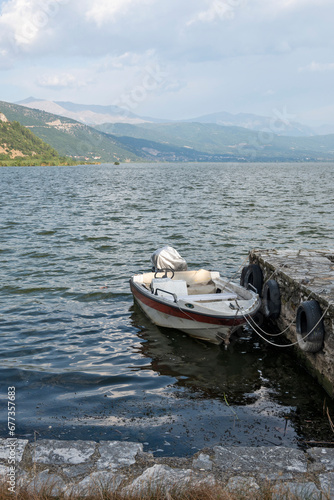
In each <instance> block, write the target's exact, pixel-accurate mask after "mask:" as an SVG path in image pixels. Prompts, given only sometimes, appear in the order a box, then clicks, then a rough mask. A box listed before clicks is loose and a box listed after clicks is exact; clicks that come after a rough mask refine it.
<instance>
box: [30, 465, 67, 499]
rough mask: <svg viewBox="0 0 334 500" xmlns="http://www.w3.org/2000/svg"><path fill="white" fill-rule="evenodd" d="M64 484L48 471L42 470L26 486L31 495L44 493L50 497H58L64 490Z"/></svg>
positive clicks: (59, 478)
mask: <svg viewBox="0 0 334 500" xmlns="http://www.w3.org/2000/svg"><path fill="white" fill-rule="evenodd" d="M66 488H67V487H66V484H65V483H64V481H63V480H62V478H61V477H59V476H57V475H56V474H49V470H48V469H47V470H44V471H43V472H40V473H39V474H37V476H36V477H35V478H34V479H33V480H32V481H30V483H29V484H28V488H27V489H28V491H29V492H30V493H33V494H35V495H36V494H39V495H40V494H41V493H42V492H45V493H47V494H49V495H51V496H59V495H60V494H61V493H63V492H64V491H65V490H66Z"/></svg>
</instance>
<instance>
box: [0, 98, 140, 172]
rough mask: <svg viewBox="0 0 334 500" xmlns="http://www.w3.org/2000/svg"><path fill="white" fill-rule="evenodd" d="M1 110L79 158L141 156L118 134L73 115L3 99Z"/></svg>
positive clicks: (129, 158) (64, 152)
mask: <svg viewBox="0 0 334 500" xmlns="http://www.w3.org/2000/svg"><path fill="white" fill-rule="evenodd" d="M0 113H4V114H5V116H6V117H7V118H8V120H9V121H17V122H19V123H20V124H21V125H23V126H24V127H27V128H28V129H29V130H31V131H32V132H33V133H34V134H36V135H37V136H38V137H39V138H41V139H42V140H43V141H45V142H47V143H48V144H50V145H51V146H52V147H53V148H54V149H55V150H56V151H57V152H58V153H59V154H60V155H65V156H69V157H71V158H72V159H74V160H77V161H91V162H94V161H95V162H114V161H136V160H137V161H138V160H141V159H142V158H140V157H138V156H137V155H136V154H134V153H132V152H131V151H127V150H126V149H125V148H124V147H123V145H122V144H121V143H120V142H119V141H118V139H117V138H116V137H111V136H110V135H108V134H104V133H103V132H99V131H97V130H96V129H94V128H92V127H87V126H86V125H83V124H82V123H79V122H76V121H75V120H71V119H70V118H64V117H62V116H57V115H53V114H52V113H46V112H45V111H40V110H37V109H30V108H27V107H25V106H19V105H17V104H11V103H8V102H4V101H0Z"/></svg>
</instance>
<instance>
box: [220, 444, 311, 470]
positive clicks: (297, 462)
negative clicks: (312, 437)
mask: <svg viewBox="0 0 334 500" xmlns="http://www.w3.org/2000/svg"><path fill="white" fill-rule="evenodd" d="M214 452H215V459H214V462H215V463H216V465H217V466H218V467H219V468H220V469H221V470H222V471H223V472H224V471H225V472H228V471H235V472H241V471H242V472H253V473H255V472H256V473H262V474H266V473H268V474H270V473H286V472H306V471H307V459H306V456H305V454H304V453H303V452H302V451H299V450H296V449H293V448H284V447H281V446H277V447H275V448H267V447H264V446H260V447H258V448H245V447H241V446H240V447H237V446H235V447H228V448H225V447H223V446H216V447H214Z"/></svg>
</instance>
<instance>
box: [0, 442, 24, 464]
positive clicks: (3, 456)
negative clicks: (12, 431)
mask: <svg viewBox="0 0 334 500" xmlns="http://www.w3.org/2000/svg"><path fill="white" fill-rule="evenodd" d="M28 442H29V441H28V440H27V439H9V438H8V439H7V438H3V439H0V460H6V461H8V458H9V454H10V451H11V450H12V449H15V460H16V463H19V462H21V460H22V456H23V453H24V450H25V447H26V446H27V444H28Z"/></svg>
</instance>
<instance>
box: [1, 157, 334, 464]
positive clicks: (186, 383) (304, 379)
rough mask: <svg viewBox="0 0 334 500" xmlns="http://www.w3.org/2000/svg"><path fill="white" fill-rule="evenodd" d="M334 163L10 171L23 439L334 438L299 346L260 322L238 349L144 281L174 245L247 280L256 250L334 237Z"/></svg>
mask: <svg viewBox="0 0 334 500" xmlns="http://www.w3.org/2000/svg"><path fill="white" fill-rule="evenodd" d="M333 174H334V164H331V163H324V164H321V163H320V164H305V163H296V164H278V163H276V164H274V163H272V164H266V163H261V164H259V163H254V164H210V163H202V164H201V163H193V164H170V163H161V164H159V163H157V164H148V163H147V164H146V163H142V164H140V163H139V164H124V165H119V166H115V165H109V164H106V165H96V166H78V167H31V168H23V167H21V168H16V167H11V168H7V167H3V168H1V169H0V180H1V182H0V227H1V231H0V258H1V266H0V277H1V279H0V336H1V344H0V380H1V405H3V408H5V409H6V407H7V388H8V386H15V388H16V437H19V438H28V439H30V440H32V439H34V436H36V437H37V438H39V439H40V438H52V439H92V440H128V441H137V442H141V443H143V444H144V449H145V450H147V451H152V452H154V454H155V455H157V456H158V455H176V456H184V455H189V454H193V453H195V452H196V451H198V450H199V449H202V448H204V447H206V446H213V445H216V444H225V445H237V446H238V445H240V446H273V445H284V446H290V447H307V446H308V445H309V443H310V442H311V443H314V442H317V443H324V442H325V443H329V442H332V441H333V442H334V436H333V433H332V431H331V429H330V425H329V422H328V418H327V416H326V414H325V413H324V410H323V408H324V402H325V404H326V405H328V409H329V413H330V414H331V416H332V418H334V403H333V401H332V400H331V399H330V398H329V397H328V396H327V395H326V393H325V392H324V391H323V390H322V388H321V387H319V385H318V384H317V383H316V382H315V381H314V380H313V379H312V378H311V377H310V376H309V375H308V374H307V373H306V372H305V370H304V369H303V368H302V367H301V366H299V363H298V361H297V359H296V357H295V355H294V354H293V350H290V348H288V349H287V348H285V349H280V348H273V347H271V346H269V345H268V344H266V343H264V342H263V341H262V340H261V339H259V338H258V337H257V336H256V334H255V333H252V332H250V331H247V330H245V331H244V334H243V335H242V336H241V337H240V338H238V339H236V340H235V341H234V342H232V343H231V345H230V346H229V348H228V349H227V350H225V349H224V347H223V346H214V345H210V344H206V343H205V342H200V341H196V340H194V339H191V338H189V337H187V336H186V335H185V334H183V333H181V332H178V331H175V330H171V331H169V330H163V329H159V328H158V327H156V326H154V325H152V324H151V323H150V321H149V320H148V319H147V318H146V317H145V316H144V315H143V313H142V312H141V311H140V310H139V308H138V307H137V306H135V305H134V304H133V299H132V296H131V294H130V290H129V283H128V280H129V277H130V276H131V275H132V274H135V273H139V272H144V271H147V270H150V268H151V263H150V256H151V254H152V253H153V251H154V250H156V249H157V248H159V247H161V246H163V245H165V244H169V245H171V246H173V247H174V248H176V249H177V250H178V251H179V253H180V254H181V255H182V257H184V258H185V259H186V260H187V262H188V267H190V268H200V267H207V268H209V269H212V270H217V271H220V272H221V273H222V274H223V275H225V276H228V277H233V276H236V278H235V279H236V280H238V279H239V274H240V271H241V266H242V265H243V264H245V261H246V259H247V254H248V251H249V250H250V249H252V248H273V247H275V248H332V249H333V248H334V237H333V235H334V189H333V188H334V183H333ZM0 416H1V432H0V436H1V437H8V430H7V412H6V411H4V412H2V411H1V412H0ZM37 433H38V434H37Z"/></svg>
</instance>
